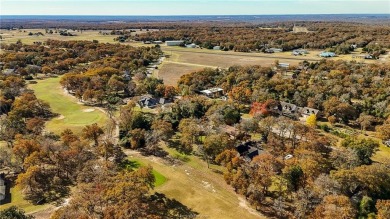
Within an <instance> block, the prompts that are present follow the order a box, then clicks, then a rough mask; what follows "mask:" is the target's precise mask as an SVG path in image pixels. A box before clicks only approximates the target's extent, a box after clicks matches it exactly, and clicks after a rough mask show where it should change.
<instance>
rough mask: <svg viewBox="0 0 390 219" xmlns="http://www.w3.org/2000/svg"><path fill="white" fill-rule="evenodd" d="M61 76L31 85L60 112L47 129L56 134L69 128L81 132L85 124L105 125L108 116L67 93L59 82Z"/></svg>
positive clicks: (48, 123) (49, 122)
mask: <svg viewBox="0 0 390 219" xmlns="http://www.w3.org/2000/svg"><path fill="white" fill-rule="evenodd" d="M59 81H60V77H57V78H49V79H45V80H41V81H38V83H37V84H31V85H29V88H31V89H33V90H34V92H35V95H36V96H37V98H39V99H42V100H44V101H46V102H47V103H49V104H50V107H51V109H52V111H53V112H54V113H57V114H59V116H58V117H56V118H53V119H52V120H50V121H48V122H47V124H46V129H47V130H49V131H52V132H54V133H56V134H59V133H61V132H62V131H63V130H64V129H66V128H69V129H71V130H72V131H73V132H75V133H77V134H78V133H80V132H81V130H82V128H83V127H84V126H85V125H89V124H93V123H97V124H99V125H101V126H103V125H104V124H105V122H106V120H107V116H106V115H105V114H104V113H103V112H101V111H100V110H98V109H96V108H93V107H88V106H84V105H82V104H78V103H77V102H76V100H75V99H74V97H71V96H70V95H68V94H66V93H65V92H64V90H63V89H62V87H61V85H60V84H59Z"/></svg>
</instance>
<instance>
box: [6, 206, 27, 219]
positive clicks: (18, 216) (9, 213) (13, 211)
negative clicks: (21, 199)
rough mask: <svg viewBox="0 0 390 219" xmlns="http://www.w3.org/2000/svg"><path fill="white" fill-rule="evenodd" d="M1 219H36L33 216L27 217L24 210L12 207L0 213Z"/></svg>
mask: <svg viewBox="0 0 390 219" xmlns="http://www.w3.org/2000/svg"><path fill="white" fill-rule="evenodd" d="M0 218H1V219H34V217H33V216H31V215H26V214H25V213H24V211H23V210H22V209H19V208H17V207H16V206H11V207H9V208H7V209H5V210H2V211H0Z"/></svg>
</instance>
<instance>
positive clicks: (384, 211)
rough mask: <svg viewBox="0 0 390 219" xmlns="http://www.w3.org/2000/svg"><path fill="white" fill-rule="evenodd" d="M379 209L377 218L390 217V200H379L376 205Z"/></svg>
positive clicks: (384, 218)
mask: <svg viewBox="0 0 390 219" xmlns="http://www.w3.org/2000/svg"><path fill="white" fill-rule="evenodd" d="M375 207H376V209H377V210H378V213H377V218H378V219H386V218H390V201H389V200H378V201H377V202H376V205H375Z"/></svg>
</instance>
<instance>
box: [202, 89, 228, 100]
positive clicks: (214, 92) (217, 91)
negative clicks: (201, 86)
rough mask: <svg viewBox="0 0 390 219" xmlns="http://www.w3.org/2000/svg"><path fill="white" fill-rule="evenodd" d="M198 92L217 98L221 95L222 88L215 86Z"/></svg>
mask: <svg viewBox="0 0 390 219" xmlns="http://www.w3.org/2000/svg"><path fill="white" fill-rule="evenodd" d="M200 93H201V94H203V95H205V96H207V97H210V98H218V97H222V96H223V89H222V88H219V87H215V88H211V89H207V90H202V91H200Z"/></svg>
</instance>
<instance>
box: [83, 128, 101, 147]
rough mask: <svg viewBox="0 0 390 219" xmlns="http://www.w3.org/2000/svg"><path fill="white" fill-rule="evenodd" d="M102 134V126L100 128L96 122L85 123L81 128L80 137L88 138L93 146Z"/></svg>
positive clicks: (97, 142) (96, 144)
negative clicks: (92, 142)
mask: <svg viewBox="0 0 390 219" xmlns="http://www.w3.org/2000/svg"><path fill="white" fill-rule="evenodd" d="M103 134H104V131H103V129H102V128H100V127H99V126H98V125H97V124H96V123H94V124H92V125H87V126H85V127H84V128H83V130H82V137H83V138H84V139H89V140H92V141H94V143H95V146H98V144H99V137H100V136H101V135H103Z"/></svg>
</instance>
